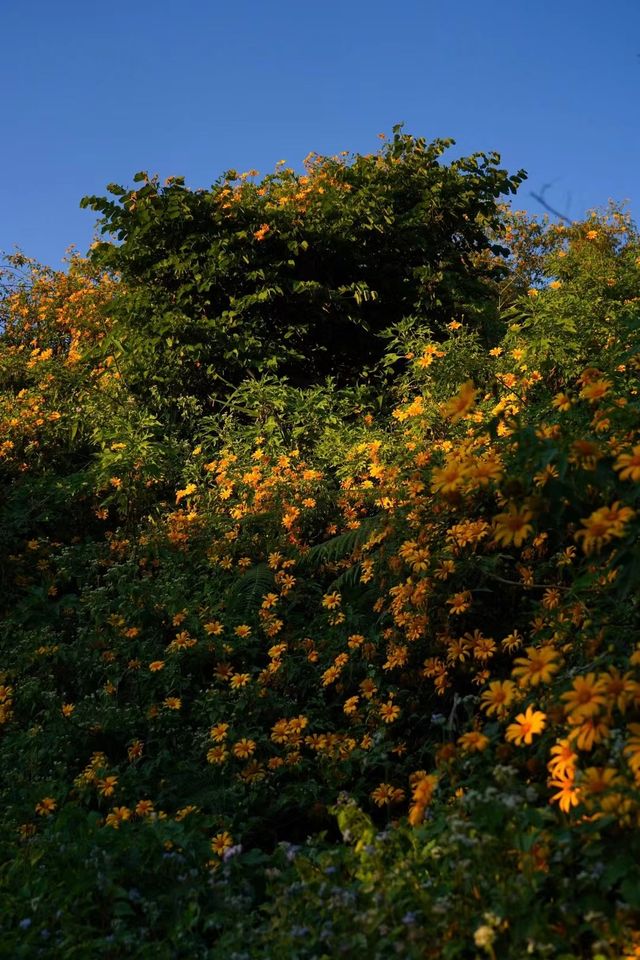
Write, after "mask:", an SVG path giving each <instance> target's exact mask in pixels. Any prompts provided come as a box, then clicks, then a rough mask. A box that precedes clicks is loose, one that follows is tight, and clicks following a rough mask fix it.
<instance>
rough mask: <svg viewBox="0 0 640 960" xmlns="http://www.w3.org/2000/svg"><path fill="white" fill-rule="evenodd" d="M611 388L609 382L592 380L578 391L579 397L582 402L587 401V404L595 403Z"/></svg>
mask: <svg viewBox="0 0 640 960" xmlns="http://www.w3.org/2000/svg"><path fill="white" fill-rule="evenodd" d="M612 386H613V384H612V383H611V380H592V381H591V382H590V383H587V384H585V386H584V387H583V388H582V390H581V391H580V396H581V397H582V399H583V400H588V401H589V403H596V402H597V401H598V400H601V399H602V398H603V397H606V395H607V394H608V393H609V390H610V389H611V387H612Z"/></svg>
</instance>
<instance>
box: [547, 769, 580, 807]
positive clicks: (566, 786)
mask: <svg viewBox="0 0 640 960" xmlns="http://www.w3.org/2000/svg"><path fill="white" fill-rule="evenodd" d="M549 786H550V787H558V788H559V789H558V792H557V793H554V795H553V796H552V797H551V801H552V802H557V803H558V806H559V807H560V809H561V810H562V811H563V812H564V813H569V811H570V810H571V807H576V806H577V805H578V804H579V803H580V788H579V787H576V785H575V780H574V777H573V774H568V775H566V776H564V777H554V778H553V779H552V780H549Z"/></svg>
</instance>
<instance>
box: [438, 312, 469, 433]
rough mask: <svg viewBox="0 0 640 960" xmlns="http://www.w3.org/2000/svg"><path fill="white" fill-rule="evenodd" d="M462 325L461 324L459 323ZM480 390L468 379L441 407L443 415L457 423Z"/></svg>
mask: <svg viewBox="0 0 640 960" xmlns="http://www.w3.org/2000/svg"><path fill="white" fill-rule="evenodd" d="M458 326H460V324H458ZM477 395H478V391H477V390H476V389H475V387H474V385H473V381H472V380H467V381H466V383H463V384H462V386H461V387H460V389H459V391H458V393H457V394H456V396H455V397H452V398H451V400H447V402H446V403H443V404H442V406H441V407H440V411H441V413H442V415H443V416H445V417H448V418H449V419H450V420H451V422H452V423H457V422H458V420H460V419H461V418H462V417H464V415H465V414H466V413H468V412H469V410H470V409H471V408H472V406H473V405H474V403H475V402H476V396H477Z"/></svg>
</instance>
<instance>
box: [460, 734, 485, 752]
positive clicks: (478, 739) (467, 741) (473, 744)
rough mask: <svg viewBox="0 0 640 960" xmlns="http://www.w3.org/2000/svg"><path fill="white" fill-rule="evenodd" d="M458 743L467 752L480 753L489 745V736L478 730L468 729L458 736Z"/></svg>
mask: <svg viewBox="0 0 640 960" xmlns="http://www.w3.org/2000/svg"><path fill="white" fill-rule="evenodd" d="M458 744H459V746H460V747H461V748H462V750H465V751H467V752H469V753H476V752H477V753H481V752H482V751H483V750H486V748H487V747H488V746H489V737H487V736H486V735H485V734H484V733H480V731H479V730H470V731H469V732H468V733H463V734H462V736H461V737H458Z"/></svg>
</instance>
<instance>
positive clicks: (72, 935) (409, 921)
mask: <svg viewBox="0 0 640 960" xmlns="http://www.w3.org/2000/svg"><path fill="white" fill-rule="evenodd" d="M448 146H449V141H436V142H435V143H433V144H427V143H426V142H424V141H422V140H415V139H413V138H411V137H408V136H406V135H404V134H403V133H402V132H401V131H400V130H399V129H397V130H395V131H394V136H393V138H392V139H391V140H390V141H388V142H385V144H384V145H383V147H382V149H381V151H380V152H379V153H377V154H375V155H371V156H354V157H345V156H342V157H338V158H318V157H312V158H310V160H309V162H308V170H307V173H306V175H304V176H301V175H298V174H296V173H294V172H293V171H289V170H283V169H279V170H278V171H277V172H276V173H275V174H273V175H270V176H267V177H266V178H263V179H262V180H260V181H257V180H254V178H253V177H252V176H244V175H243V176H241V177H238V176H236V175H235V174H233V173H229V174H228V175H226V176H225V177H223V178H221V180H220V181H219V182H218V183H217V184H215V185H214V187H213V188H211V190H208V191H195V192H194V191H189V190H187V189H186V188H185V186H184V183H183V182H182V181H181V180H179V179H174V180H171V181H170V182H168V183H166V184H165V185H164V186H162V187H161V186H160V185H159V184H158V183H157V182H156V181H155V179H153V178H149V177H147V176H146V175H144V174H140V175H138V176H137V177H136V184H137V189H136V190H133V191H129V190H126V189H124V188H122V187H117V186H116V187H111V188H110V191H111V195H112V198H113V199H104V198H102V199H100V198H92V199H91V200H88V201H87V204H88V205H90V206H92V207H93V208H94V209H95V210H97V211H98V212H99V213H100V214H101V215H102V218H103V219H102V224H103V227H104V229H105V232H106V233H107V235H109V236H110V237H111V242H107V243H103V244H100V245H98V246H97V247H95V249H94V250H93V252H92V255H91V258H90V260H89V261H88V262H87V261H84V260H81V259H80V258H74V259H73V260H72V262H71V263H70V265H69V269H68V271H67V272H66V273H55V272H54V271H50V270H46V269H44V268H40V267H38V266H37V265H35V264H33V263H31V262H30V261H28V260H26V258H23V257H16V258H13V259H12V261H11V262H10V264H9V272H8V273H7V277H6V282H4V284H3V296H2V300H1V301H0V318H1V322H2V333H1V334H0V591H1V592H0V653H1V660H0V762H1V763H2V768H3V770H4V771H6V772H10V774H9V775H7V776H5V777H4V778H3V780H2V783H1V785H0V805H1V808H2V816H1V817H0V900H1V902H2V906H3V939H2V941H1V943H2V946H1V947H0V953H2V955H6V956H11V957H24V958H25V960H26V958H29V960H31V957H52V958H53V957H65V958H66V957H69V958H76V957H77V958H81V960H84V958H85V957H86V958H87V960H88V958H94V957H105V958H109V960H120V958H124V957H135V958H140V960H147V958H152V957H157V958H161V960H163V958H165V957H166V958H167V960H170V958H171V960H172V958H180V957H184V958H185V960H186V958H189V960H192V958H202V960H217V958H219V957H224V958H232V960H266V958H271V957H277V958H280V957H282V958H283V960H323V958H327V960H328V958H333V957H341V956H349V957H350V956H352V955H353V956H363V957H371V958H377V957H380V958H381V957H383V956H384V957H385V958H386V957H387V956H389V955H392V956H394V955H398V956H406V957H408V958H413V957H415V958H418V957H420V958H429V957H433V958H434V960H436V958H438V960H440V958H442V960H458V958H460V960H467V958H468V960H477V958H479V957H484V956H486V957H489V958H490V960H496V958H497V957H500V958H503V957H504V958H506V960H521V958H522V957H524V956H532V957H534V958H539V960H542V958H547V957H549V958H555V960H598V958H599V960H602V958H605V960H621V958H623V957H624V958H625V960H627V958H633V957H634V956H635V957H637V956H638V955H639V953H638V950H640V902H639V900H638V892H637V891H638V886H639V883H638V881H639V880H640V877H638V868H637V861H638V857H639V855H640V849H639V848H638V830H637V827H638V822H640V821H639V817H640V812H639V811H640V782H639V770H640V767H639V763H640V761H639V759H638V758H640V692H639V691H640V649H639V647H638V637H639V636H640V608H639V606H638V600H637V597H638V588H639V587H640V559H639V553H638V537H639V536H640V519H639V517H640V485H639V481H640V434H639V431H638V424H640V342H639V334H640V311H639V304H640V298H639V296H638V284H639V279H640V241H639V239H638V235H637V233H636V231H635V228H634V226H633V224H632V223H631V222H630V221H629V219H628V218H627V217H626V216H624V215H623V213H622V212H621V211H620V210H618V209H617V208H615V207H612V208H611V209H610V210H609V211H607V212H605V213H603V214H598V215H594V216H593V217H591V218H589V219H588V220H587V221H585V222H583V223H576V224H573V225H571V226H570V227H558V226H554V225H551V224H549V223H547V222H544V221H543V222H538V221H531V220H529V219H528V218H526V217H525V216H524V215H514V214H512V213H510V211H509V210H508V209H507V208H505V207H504V206H502V205H500V203H499V200H500V197H501V196H504V195H506V194H508V193H509V192H510V191H512V190H513V189H514V188H515V187H516V186H517V184H518V182H519V180H520V179H521V175H520V174H518V175H516V176H515V177H510V176H509V175H508V174H506V173H505V172H504V171H502V170H501V169H500V168H499V167H498V158H497V156H496V155H489V156H484V155H481V154H477V155H474V156H472V157H470V158H464V159H462V160H459V161H454V162H452V163H450V164H449V165H445V164H443V163H442V162H441V157H442V154H443V152H444V150H445V149H446V148H447V147H448ZM267 227H268V229H266V228H267ZM536 658H542V661H543V663H542V667H540V665H539V662H538V660H537V659H536ZM545 658H546V659H545ZM545 665H546V666H545ZM549 665H551V666H550V667H549ZM547 668H548V669H547ZM545 671H546V672H545ZM580 683H582V684H583V688H582V689H584V686H585V685H586V688H588V690H587V693H586V695H585V698H584V699H583V700H581V699H580V696H577V695H576V694H577V693H580V689H581V688H580ZM576 684H577V686H576ZM589 690H590V692H589ZM499 694H501V695H502V696H503V700H500V699H499V696H498V695H499ZM581 696H582V694H581ZM525 710H529V711H533V712H534V715H535V716H537V717H538V719H539V718H540V717H542V721H541V722H540V723H539V727H538V729H535V730H533V732H531V730H530V731H529V733H530V736H529V737H528V739H527V737H526V736H525V732H524V731H525V726H526V720H523V719H522V717H524V716H525V714H524V711H525ZM567 753H568V754H569V759H567ZM558 757H560V762H561V763H564V764H565V768H562V767H561V768H558V767H557V763H558V762H559V761H558ZM559 769H560V772H558V770H559ZM634 951H635V953H634Z"/></svg>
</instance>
